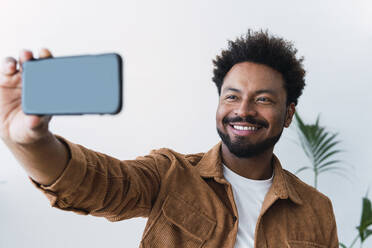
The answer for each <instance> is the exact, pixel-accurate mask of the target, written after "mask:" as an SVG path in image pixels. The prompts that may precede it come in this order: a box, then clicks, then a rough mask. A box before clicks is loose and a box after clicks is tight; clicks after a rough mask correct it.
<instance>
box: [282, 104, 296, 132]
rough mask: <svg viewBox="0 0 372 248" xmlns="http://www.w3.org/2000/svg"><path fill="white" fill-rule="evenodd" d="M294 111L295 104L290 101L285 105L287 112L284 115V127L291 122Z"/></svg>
mask: <svg viewBox="0 0 372 248" xmlns="http://www.w3.org/2000/svg"><path fill="white" fill-rule="evenodd" d="M295 112H296V106H295V104H294V103H291V104H289V105H288V107H287V114H286V116H285V122H284V127H289V126H290V125H291V122H292V118H293V115H294V113H295Z"/></svg>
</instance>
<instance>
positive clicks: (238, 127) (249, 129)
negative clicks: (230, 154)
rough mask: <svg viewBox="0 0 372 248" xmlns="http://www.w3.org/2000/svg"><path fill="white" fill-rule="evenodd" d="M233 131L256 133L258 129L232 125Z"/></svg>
mask: <svg viewBox="0 0 372 248" xmlns="http://www.w3.org/2000/svg"><path fill="white" fill-rule="evenodd" d="M232 127H233V128H234V129H236V130H244V131H246V130H247V131H256V130H258V129H259V128H258V127H254V126H239V125H233V126H232Z"/></svg>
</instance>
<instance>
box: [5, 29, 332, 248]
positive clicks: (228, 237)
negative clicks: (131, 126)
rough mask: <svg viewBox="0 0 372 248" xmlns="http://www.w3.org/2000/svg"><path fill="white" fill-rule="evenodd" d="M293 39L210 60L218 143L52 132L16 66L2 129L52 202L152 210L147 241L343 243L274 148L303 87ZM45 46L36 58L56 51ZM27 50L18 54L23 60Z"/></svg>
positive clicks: (322, 203)
mask: <svg viewBox="0 0 372 248" xmlns="http://www.w3.org/2000/svg"><path fill="white" fill-rule="evenodd" d="M296 52H297V51H296V49H294V48H293V46H292V44H291V43H290V42H287V41H285V40H283V39H281V38H278V37H275V36H272V35H269V34H268V33H267V32H263V31H260V32H251V31H249V32H248V34H247V35H246V36H244V37H241V38H238V39H237V40H235V41H233V42H231V41H230V42H229V48H228V49H227V50H224V51H223V52H222V53H221V55H220V56H217V58H216V59H215V60H214V65H215V70H214V77H213V81H214V82H215V83H216V86H217V89H218V93H219V96H220V97H219V104H218V108H217V114H216V125H217V131H218V134H219V135H220V137H221V140H222V142H220V143H219V144H217V145H216V146H214V147H213V148H212V149H211V150H210V151H209V152H207V153H205V154H203V153H200V154H191V155H183V154H179V153H177V152H175V151H172V150H170V149H160V150H156V151H152V152H151V154H150V155H148V156H144V157H138V158H137V159H136V160H127V161H120V160H118V159H115V158H112V157H110V156H107V155H105V154H102V153H98V152H94V151H92V150H89V149H87V148H85V147H83V146H80V145H77V144H73V143H71V142H70V141H68V140H66V139H64V138H62V137H61V136H57V135H53V134H52V133H50V132H49V130H48V123H49V121H50V117H48V116H44V117H38V116H26V115H24V114H23V113H22V110H21V91H20V87H21V74H20V71H18V70H17V69H16V63H17V62H16V60H15V59H13V58H7V59H6V63H5V64H4V66H3V71H2V74H1V75H0V76H1V78H0V86H1V88H0V111H1V112H0V117H1V137H2V139H3V140H4V142H5V144H6V145H7V146H8V147H9V149H10V150H11V151H12V152H13V154H14V155H15V157H16V158H17V159H18V160H19V162H20V163H21V164H22V165H23V166H24V167H25V169H26V171H27V172H28V174H29V175H30V178H31V179H32V181H33V183H34V184H35V185H36V186H37V187H38V188H39V189H41V190H42V191H43V192H44V193H45V195H46V196H47V197H48V198H49V200H50V201H51V204H52V206H54V207H57V208H60V209H64V210H70V211H74V212H77V213H81V214H92V215H95V216H103V217H106V218H107V219H109V220H110V221H119V220H123V219H128V218H132V217H137V216H144V217H148V222H147V225H146V228H145V231H144V234H143V238H142V241H141V244H140V247H151V248H157V247H188V248H193V247H214V248H216V247H222V248H225V247H226V248H228V247H229V248H240V247H324V248H325V247H332V248H333V247H338V240H337V230H336V223H335V218H334V214H333V210H332V204H331V202H330V200H329V199H328V198H327V197H326V196H324V195H323V194H321V193H319V192H318V191H316V190H315V189H314V188H312V187H310V186H308V185H306V184H305V183H303V182H301V181H300V180H299V179H298V178H297V177H296V176H294V175H293V174H291V173H290V172H288V171H286V170H284V169H282V167H281V165H280V163H279V160H278V159H277V158H276V157H275V155H273V149H274V145H275V144H276V142H277V141H278V140H279V138H280V136H281V133H282V131H283V129H284V127H288V126H289V125H290V124H291V121H292V117H293V114H294V112H295V105H296V104H297V100H298V97H299V96H300V95H301V93H302V90H303V87H304V85H305V84H304V75H305V71H304V69H303V66H302V58H300V59H297V58H296ZM49 56H51V54H50V53H49V51H47V50H42V51H41V54H40V57H42V58H43V57H49ZM29 59H32V53H31V52H28V51H24V52H22V53H21V56H20V60H19V63H20V64H22V63H23V62H24V61H26V60H29Z"/></svg>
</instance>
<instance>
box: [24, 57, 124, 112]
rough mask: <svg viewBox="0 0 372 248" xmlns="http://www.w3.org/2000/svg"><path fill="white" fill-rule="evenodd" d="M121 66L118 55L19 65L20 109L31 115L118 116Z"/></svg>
mask: <svg viewBox="0 0 372 248" xmlns="http://www.w3.org/2000/svg"><path fill="white" fill-rule="evenodd" d="M122 67H123V62H122V58H121V56H120V55H119V54H116V53H107V54H99V55H84V56H69V57H55V58H47V59H38V60H31V61H27V62H25V63H23V65H22V109H23V112H24V113H25V114H33V115H81V114H118V113H119V112H120V111H121V108H122V101H123V100H122V88H123V72H122V71H123V68H122Z"/></svg>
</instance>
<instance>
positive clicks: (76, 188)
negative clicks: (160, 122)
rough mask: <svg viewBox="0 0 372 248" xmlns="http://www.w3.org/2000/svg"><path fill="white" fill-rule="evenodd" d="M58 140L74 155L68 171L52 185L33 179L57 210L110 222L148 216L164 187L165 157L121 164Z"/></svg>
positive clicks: (153, 153)
mask: <svg viewBox="0 0 372 248" xmlns="http://www.w3.org/2000/svg"><path fill="white" fill-rule="evenodd" d="M56 137H57V138H58V139H59V140H60V141H61V142H63V143H65V144H66V145H67V147H68V149H69V152H70V155H71V156H70V160H69V162H68V164H67V166H66V168H65V170H64V171H63V173H62V174H61V175H60V176H59V178H58V179H57V180H56V181H55V182H54V183H53V184H52V185H49V186H45V185H40V184H38V183H37V182H35V181H33V180H32V179H31V181H32V182H33V184H34V185H35V186H36V187H37V188H39V189H40V190H41V191H42V192H43V193H44V194H45V195H46V196H47V198H48V199H49V201H50V203H51V205H52V206H53V207H56V208H59V209H63V210H68V211H74V212H76V213H80V214H91V215H95V216H102V217H105V218H107V219H108V220H110V221H119V220H122V219H128V218H132V217H139V216H142V217H146V216H148V214H149V212H150V210H151V208H152V204H153V202H154V201H155V199H156V197H157V195H158V191H159V188H160V175H159V171H158V168H157V166H158V165H159V163H161V164H163V165H164V164H167V163H168V161H169V160H167V158H166V157H165V156H163V155H160V154H157V153H156V152H152V153H151V154H150V155H148V156H144V157H138V158H136V159H135V160H126V161H121V160H118V159H116V158H113V157H110V156H108V155H105V154H102V153H99V152H95V151H92V150H89V149H87V148H85V147H83V146H81V145H77V144H74V143H72V142H70V141H68V140H66V139H64V138H62V137H61V136H58V135H56ZM51 166H52V165H51Z"/></svg>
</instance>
